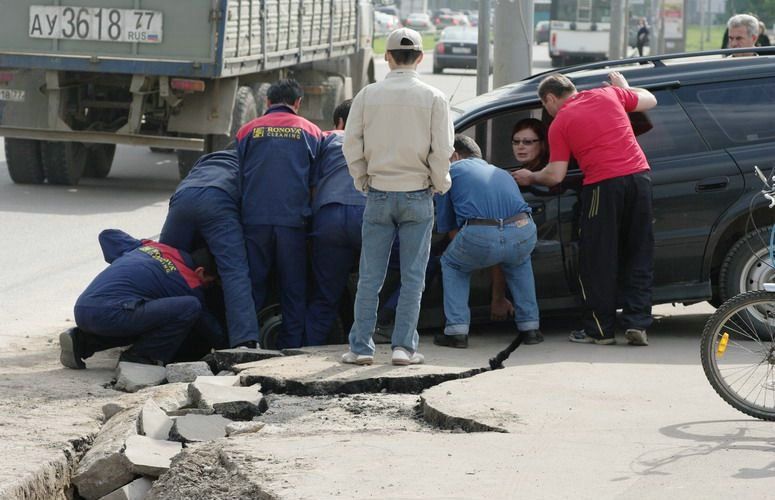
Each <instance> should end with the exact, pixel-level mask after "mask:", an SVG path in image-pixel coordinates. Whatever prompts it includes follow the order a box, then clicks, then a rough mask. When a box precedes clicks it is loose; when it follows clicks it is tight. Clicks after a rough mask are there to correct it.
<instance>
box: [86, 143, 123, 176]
mask: <svg viewBox="0 0 775 500" xmlns="http://www.w3.org/2000/svg"><path fill="white" fill-rule="evenodd" d="M86 151H87V153H86V166H85V167H84V169H83V176H84V177H92V178H94V179H104V178H105V177H107V176H108V174H110V167H112V166H113V157H114V156H116V145H115V144H89V145H88V146H86Z"/></svg>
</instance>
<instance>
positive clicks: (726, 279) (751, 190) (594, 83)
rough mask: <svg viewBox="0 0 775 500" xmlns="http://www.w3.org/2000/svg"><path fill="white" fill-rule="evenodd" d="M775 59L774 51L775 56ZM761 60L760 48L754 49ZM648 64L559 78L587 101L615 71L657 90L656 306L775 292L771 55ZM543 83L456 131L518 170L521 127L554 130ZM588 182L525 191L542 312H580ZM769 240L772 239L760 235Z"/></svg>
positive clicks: (495, 104) (588, 68)
mask: <svg viewBox="0 0 775 500" xmlns="http://www.w3.org/2000/svg"><path fill="white" fill-rule="evenodd" d="M774 49H775V48H774ZM757 50H759V49H757ZM732 52H741V51H740V50H739V49H738V50H734V51H714V52H703V53H699V54H683V55H670V56H652V57H643V58H637V59H629V60H622V61H606V62H600V63H593V64H586V65H582V66H575V67H570V68H566V69H562V70H559V72H562V73H564V74H565V75H566V76H568V77H569V78H570V79H571V80H572V81H573V82H574V84H575V85H576V86H577V88H578V89H579V90H584V89H588V88H593V87H598V86H600V85H602V83H603V81H605V80H607V74H608V72H609V71H611V70H614V69H615V70H617V71H620V72H621V73H622V74H623V75H624V76H625V77H626V78H627V80H628V82H629V83H630V85H632V86H634V87H643V88H647V89H649V90H650V91H651V92H653V93H654V95H655V96H656V97H657V100H658V105H657V106H656V107H655V108H653V109H652V110H650V111H648V112H647V114H646V116H647V118H648V121H649V122H650V123H649V127H646V129H647V131H646V132H645V133H642V134H640V135H639V136H638V142H639V143H640V145H641V147H642V148H643V150H644V152H645V154H646V156H647V158H648V160H649V164H650V165H651V168H652V181H653V196H654V198H653V201H654V236H655V245H656V248H655V263H654V295H653V300H654V303H655V304H660V303H671V302H677V303H684V304H690V303H695V302H700V301H709V302H711V304H714V305H718V304H720V302H721V301H723V300H725V299H726V298H729V297H731V296H734V295H736V294H737V293H740V292H743V291H746V290H756V289H759V288H760V286H761V284H762V283H765V282H767V281H775V271H773V268H772V267H771V266H769V265H768V264H767V263H766V262H767V256H766V254H767V251H768V250H767V242H768V241H769V229H768V226H770V225H771V224H772V223H773V221H775V210H770V209H768V208H767V202H766V201H765V200H764V199H763V198H762V197H761V196H757V195H758V194H759V191H760V189H761V186H762V184H761V181H760V180H759V179H758V178H757V177H756V176H755V174H754V168H753V167H754V165H758V166H759V167H760V168H761V169H762V170H763V171H764V172H765V173H769V172H770V171H772V170H773V169H775V50H770V48H766V49H760V55H758V56H756V57H736V58H731V57H725V56H727V55H728V54H729V53H732ZM543 76H545V75H535V76H533V77H530V78H528V79H525V80H522V81H520V82H517V83H514V84H511V85H507V86H505V87H501V88H499V89H497V90H495V91H493V92H490V93H488V94H485V95H482V96H479V97H476V98H474V99H472V100H470V101H467V102H465V103H463V104H459V105H456V106H454V107H453V108H452V111H453V118H454V122H455V129H456V131H457V133H463V134H467V135H470V136H472V137H474V138H475V139H476V140H477V142H478V143H479V145H480V146H481V147H482V152H483V154H484V156H485V158H486V159H487V160H488V161H489V162H490V163H492V164H494V165H497V166H499V167H502V168H505V169H513V168H515V160H514V158H513V156H512V150H511V130H512V127H513V125H514V123H516V122H517V121H519V120H520V119H522V118H527V117H534V118H538V119H541V120H543V121H544V122H545V123H547V125H548V124H549V123H550V120H551V117H550V116H549V115H548V114H547V113H546V112H545V111H544V110H543V108H542V107H541V103H540V101H539V99H538V96H537V93H536V90H537V88H538V84H539V83H540V81H541V79H542V78H543ZM580 186H581V172H580V171H579V170H578V167H575V168H574V166H573V163H571V165H570V167H569V171H568V175H567V177H566V179H565V181H564V182H563V183H562V185H561V189H558V190H551V191H548V192H536V191H533V192H531V191H525V192H524V194H525V199H526V200H527V201H528V203H529V204H530V206H531V207H532V209H533V216H534V219H535V222H536V225H537V226H538V236H539V243H538V245H537V247H536V250H535V251H534V253H533V269H534V271H535V280H536V289H537V294H538V301H539V306H540V308H541V311H542V313H545V312H546V313H548V312H552V311H565V310H569V309H573V308H576V307H578V306H579V304H580V301H579V289H578V280H577V278H576V276H577V261H578V249H577V241H576V239H577V235H578V227H577V221H578V214H577V210H578V208H579V189H580ZM765 232H766V235H765V234H764V233H765ZM471 286H472V290H471V298H470V305H471V310H472V320H473V321H477V320H478V321H483V320H484V321H487V320H488V319H489V304H490V277H489V271H488V270H481V271H478V272H477V273H475V274H474V276H473V277H472V283H471ZM441 303H442V292H441V280H440V278H436V279H435V280H434V281H433V282H430V283H427V284H426V290H425V294H424V296H423V307H422V313H421V318H420V325H419V326H420V327H439V326H441V325H442V323H443V311H442V306H441Z"/></svg>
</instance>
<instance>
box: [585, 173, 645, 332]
mask: <svg viewBox="0 0 775 500" xmlns="http://www.w3.org/2000/svg"><path fill="white" fill-rule="evenodd" d="M652 218H653V216H652V210H651V177H650V175H649V174H648V173H640V174H633V175H627V176H624V177H617V178H614V179H607V180H605V181H601V182H598V183H596V184H590V185H587V186H584V188H583V189H582V191H581V220H580V224H579V232H580V234H579V281H580V285H581V292H582V297H583V299H584V315H583V326H584V330H585V331H586V332H587V335H589V336H591V337H595V338H601V337H613V336H614V328H615V324H616V309H617V308H618V307H621V308H622V309H623V313H622V327H623V328H625V329H626V328H639V329H646V328H648V327H649V326H650V325H651V285H652V281H653V277H654V232H653V229H652Z"/></svg>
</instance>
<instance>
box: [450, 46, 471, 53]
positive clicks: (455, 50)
mask: <svg viewBox="0 0 775 500" xmlns="http://www.w3.org/2000/svg"><path fill="white" fill-rule="evenodd" d="M452 53H453V54H470V53H471V49H469V48H468V47H452Z"/></svg>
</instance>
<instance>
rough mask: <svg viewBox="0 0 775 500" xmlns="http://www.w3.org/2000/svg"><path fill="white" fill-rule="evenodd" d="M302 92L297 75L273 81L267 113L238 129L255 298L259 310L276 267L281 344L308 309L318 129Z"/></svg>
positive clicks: (299, 332) (294, 336) (296, 333)
mask: <svg viewBox="0 0 775 500" xmlns="http://www.w3.org/2000/svg"><path fill="white" fill-rule="evenodd" d="M302 94H303V93H302V89H301V86H300V85H299V83H298V82H297V81H296V80H280V81H278V82H275V83H273V84H272V85H271V86H270V87H269V90H268V91H267V107H268V109H267V110H266V113H264V115H263V116H261V117H259V118H256V119H254V120H252V121H250V122H248V123H246V124H245V125H243V126H242V128H240V130H239V132H237V152H238V155H239V161H240V169H241V181H242V225H243V229H244V231H245V243H246V246H247V252H248V263H249V267H250V278H251V283H252V288H253V300H254V301H255V307H256V310H257V311H260V310H261V308H262V307H263V306H264V302H265V301H266V296H267V292H268V290H269V275H270V271H271V270H272V267H273V266H275V265H276V268H277V276H278V278H279V287H278V288H279V290H280V306H281V308H282V314H283V324H282V331H281V333H280V335H279V336H278V338H277V348H279V349H283V348H287V347H301V345H302V343H303V339H304V328H305V321H304V315H305V312H306V308H307V266H306V262H307V227H306V226H307V219H308V218H309V216H310V215H311V213H312V210H311V207H310V168H311V166H312V163H313V162H314V161H315V158H317V156H318V151H319V150H320V142H321V140H322V133H321V132H320V129H319V128H318V126H317V125H315V124H314V123H312V122H310V121H308V120H306V119H304V118H302V117H301V116H299V114H298V113H299V109H300V108H301V99H302ZM259 326H260V325H259Z"/></svg>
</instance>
